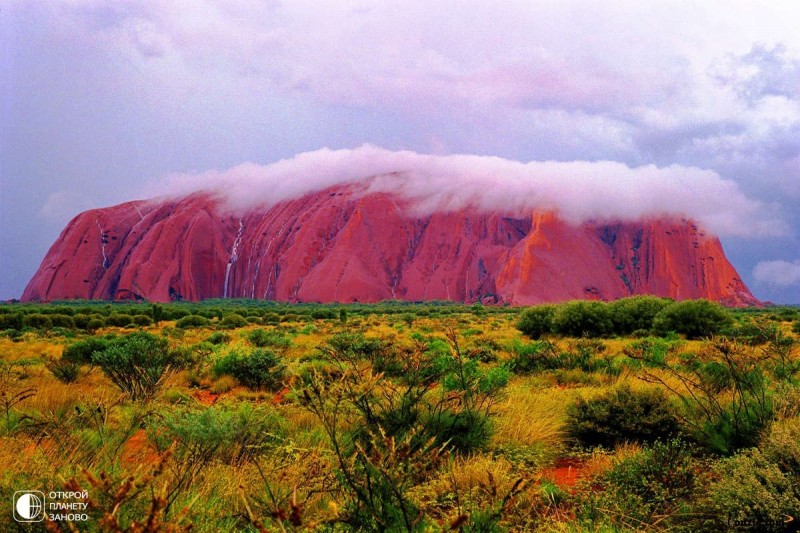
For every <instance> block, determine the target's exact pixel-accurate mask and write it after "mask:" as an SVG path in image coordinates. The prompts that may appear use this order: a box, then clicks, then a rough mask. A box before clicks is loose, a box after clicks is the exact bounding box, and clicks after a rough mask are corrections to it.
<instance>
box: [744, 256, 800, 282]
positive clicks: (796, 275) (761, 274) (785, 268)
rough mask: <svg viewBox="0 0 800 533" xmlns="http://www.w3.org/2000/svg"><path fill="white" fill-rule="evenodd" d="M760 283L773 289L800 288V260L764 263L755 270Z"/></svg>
mask: <svg viewBox="0 0 800 533" xmlns="http://www.w3.org/2000/svg"><path fill="white" fill-rule="evenodd" d="M753 277H754V278H755V280H756V281H757V282H758V283H762V284H765V285H771V286H773V287H792V286H800V259H797V260H795V261H793V262H790V261H762V262H760V263H758V264H757V265H756V266H755V268H754V269H753Z"/></svg>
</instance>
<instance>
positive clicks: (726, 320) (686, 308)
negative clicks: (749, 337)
mask: <svg viewBox="0 0 800 533" xmlns="http://www.w3.org/2000/svg"><path fill="white" fill-rule="evenodd" d="M731 322H732V318H731V316H730V314H729V313H728V312H727V311H726V310H725V309H724V308H723V307H722V306H721V305H719V304H717V303H713V302H709V301H708V300H685V301H683V302H676V303H674V304H672V305H669V306H667V307H665V308H664V309H662V310H661V311H660V312H659V313H658V314H657V315H656V317H655V319H653V329H654V330H655V331H656V332H658V333H659V334H662V335H663V334H666V333H669V332H670V331H674V332H675V333H679V334H681V335H685V336H686V338H687V339H700V338H703V337H711V336H713V335H716V334H718V333H719V332H720V331H722V330H723V328H725V327H726V326H728V325H729V324H731Z"/></svg>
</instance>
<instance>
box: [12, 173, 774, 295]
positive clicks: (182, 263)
mask: <svg viewBox="0 0 800 533" xmlns="http://www.w3.org/2000/svg"><path fill="white" fill-rule="evenodd" d="M414 213H415V211H414V209H411V207H410V206H409V205H408V204H407V202H405V201H404V200H402V199H400V198H398V197H396V196H391V195H389V194H386V193H373V194H369V195H363V194H360V193H358V191H357V190H355V189H354V187H353V186H339V187H334V188H330V189H326V190H324V191H322V192H318V193H314V194H308V195H306V196H303V197H301V198H298V199H295V200H290V201H286V202H283V203H280V204H277V205H274V206H271V207H268V208H263V209H251V210H250V211H248V212H246V213H244V214H243V215H241V216H240V215H232V214H228V213H226V212H225V211H224V210H223V209H222V208H221V207H220V206H219V204H218V202H217V201H216V200H215V199H214V198H213V197H212V196H211V195H209V194H202V193H197V194H194V195H191V196H187V197H185V198H182V199H178V200H169V201H162V202H154V201H138V202H128V203H124V204H120V205H117V206H114V207H109V208H105V209H96V210H92V211H87V212H85V213H82V214H80V215H78V216H77V217H75V219H73V220H72V221H71V222H70V223H69V225H68V226H67V227H66V229H64V231H63V232H62V233H61V236H60V237H59V238H58V240H57V241H56V243H55V244H54V245H53V246H52V248H51V249H50V251H49V252H48V253H47V256H46V257H45V259H44V261H43V262H42V264H41V266H40V267H39V270H38V271H37V272H36V274H35V275H34V277H33V279H31V281H30V283H29V284H28V286H27V288H26V289H25V292H24V294H23V297H22V299H23V300H26V301H35V300H41V301H47V300H54V299H73V298H86V299H107V300H128V299H147V300H151V301H170V300H180V299H183V300H200V299H204V298H220V297H228V298H260V299H268V300H281V301H291V302H309V301H315V302H375V301H380V300H389V299H401V300H409V301H417V300H455V301H464V302H475V301H481V302H485V303H489V302H494V303H509V304H524V305H527V304H537V303H542V302H558V301H565V300H571V299H602V300H613V299H617V298H622V297H626V296H631V295H636V294H655V295H659V296H668V297H671V298H675V299H688V298H708V299H711V300H715V301H718V302H721V303H723V304H726V305H732V306H742V305H756V304H758V303H759V302H758V300H757V299H755V298H754V297H753V295H752V294H751V293H750V291H749V290H748V289H747V287H746V286H745V285H744V283H742V280H741V279H740V278H739V275H738V274H737V273H736V270H735V269H734V268H733V266H732V265H731V264H730V263H729V262H728V260H727V259H726V258H725V255H724V253H723V251H722V247H721V245H720V242H719V240H718V239H717V238H715V237H713V236H709V235H706V234H704V233H703V231H702V230H701V229H698V227H697V226H696V225H695V224H694V223H693V222H691V221H688V220H665V219H657V220H649V221H646V222H616V223H608V222H603V223H591V222H588V223H583V224H581V225H577V226H576V225H570V224H568V223H566V222H564V221H562V220H560V219H559V218H557V217H556V216H555V215H553V214H551V213H540V212H535V213H530V214H528V215H525V216H520V215H516V216H511V215H507V214H503V213H485V212H472V211H461V212H441V213H434V214H428V215H417V214H414Z"/></svg>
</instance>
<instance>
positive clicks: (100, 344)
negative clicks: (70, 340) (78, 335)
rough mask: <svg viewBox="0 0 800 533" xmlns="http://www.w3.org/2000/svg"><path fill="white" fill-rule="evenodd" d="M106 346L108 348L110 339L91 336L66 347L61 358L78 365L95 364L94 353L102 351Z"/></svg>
mask: <svg viewBox="0 0 800 533" xmlns="http://www.w3.org/2000/svg"><path fill="white" fill-rule="evenodd" d="M106 348H108V341H106V340H105V339H101V338H98V337H89V338H88V339H86V340H83V341H79V342H76V343H75V344H71V345H69V346H67V347H66V348H64V351H63V353H62V354H61V359H63V360H64V361H68V362H70V363H74V364H76V365H91V364H93V361H92V354H93V353H94V352H102V351H103V350H105V349H106Z"/></svg>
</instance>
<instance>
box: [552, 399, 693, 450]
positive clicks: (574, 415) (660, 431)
mask: <svg viewBox="0 0 800 533" xmlns="http://www.w3.org/2000/svg"><path fill="white" fill-rule="evenodd" d="M566 425H567V431H568V433H569V434H570V436H571V437H572V438H574V439H576V440H577V441H578V442H580V443H581V444H583V445H585V446H598V445H600V446H604V447H608V448H611V447H613V446H616V445H618V444H622V443H624V442H655V441H656V440H666V439H669V438H672V437H675V436H676V435H678V433H679V431H680V426H679V423H678V419H677V418H676V416H675V415H674V414H673V412H672V411H671V410H670V408H669V401H668V400H667V398H666V396H665V395H664V393H663V392H661V390H660V389H648V390H644V391H634V390H632V389H631V388H630V387H628V386H627V385H623V386H620V387H618V388H616V389H614V390H612V391H609V392H608V393H606V394H604V395H602V396H599V397H597V398H594V399H591V400H585V399H583V398H578V400H577V401H576V402H575V403H574V404H572V405H570V406H569V408H568V410H567V424H566Z"/></svg>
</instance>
